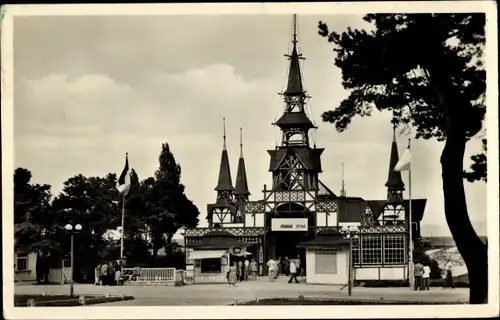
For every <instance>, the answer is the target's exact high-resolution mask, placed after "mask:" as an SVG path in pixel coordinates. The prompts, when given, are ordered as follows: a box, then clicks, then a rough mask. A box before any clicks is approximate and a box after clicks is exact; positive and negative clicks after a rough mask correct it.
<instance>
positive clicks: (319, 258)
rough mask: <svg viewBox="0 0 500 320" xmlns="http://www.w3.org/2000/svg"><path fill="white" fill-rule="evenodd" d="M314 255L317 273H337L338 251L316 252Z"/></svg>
mask: <svg viewBox="0 0 500 320" xmlns="http://www.w3.org/2000/svg"><path fill="white" fill-rule="evenodd" d="M314 256H315V260H314V269H315V270H314V271H315V273H316V274H337V253H336V252H316V253H315V254H314Z"/></svg>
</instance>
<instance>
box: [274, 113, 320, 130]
mask: <svg viewBox="0 0 500 320" xmlns="http://www.w3.org/2000/svg"><path fill="white" fill-rule="evenodd" d="M276 125H277V126H278V127H280V128H282V129H286V128H304V129H312V128H314V127H315V126H314V125H313V124H312V122H311V120H309V118H308V117H307V115H306V114H305V113H304V112H285V113H283V115H282V116H281V117H280V118H279V119H278V121H276Z"/></svg>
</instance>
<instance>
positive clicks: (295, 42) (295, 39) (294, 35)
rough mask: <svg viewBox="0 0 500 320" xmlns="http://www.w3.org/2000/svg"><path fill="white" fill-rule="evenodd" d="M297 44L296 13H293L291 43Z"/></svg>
mask: <svg viewBox="0 0 500 320" xmlns="http://www.w3.org/2000/svg"><path fill="white" fill-rule="evenodd" d="M296 44H297V14H294V15H293V45H294V46H295V45H296Z"/></svg>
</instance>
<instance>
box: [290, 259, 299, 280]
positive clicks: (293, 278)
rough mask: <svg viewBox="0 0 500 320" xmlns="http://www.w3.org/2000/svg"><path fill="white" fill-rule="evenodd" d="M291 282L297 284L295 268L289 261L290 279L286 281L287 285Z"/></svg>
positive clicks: (292, 262)
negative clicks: (293, 281)
mask: <svg viewBox="0 0 500 320" xmlns="http://www.w3.org/2000/svg"><path fill="white" fill-rule="evenodd" d="M292 280H295V283H299V280H297V266H296V265H295V262H294V261H290V279H288V283H292Z"/></svg>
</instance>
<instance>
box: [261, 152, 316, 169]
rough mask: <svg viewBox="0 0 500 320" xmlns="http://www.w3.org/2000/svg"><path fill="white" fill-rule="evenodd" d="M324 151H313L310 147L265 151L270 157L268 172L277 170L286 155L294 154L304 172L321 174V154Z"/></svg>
mask: <svg viewBox="0 0 500 320" xmlns="http://www.w3.org/2000/svg"><path fill="white" fill-rule="evenodd" d="M324 150H325V149H324V148H314V149H313V148H311V147H279V148H278V149H275V150H267V152H268V153H269V155H270V156H271V161H270V164H269V171H274V170H276V169H278V168H279V166H280V165H281V163H282V161H283V159H284V158H285V156H286V155H287V154H294V155H296V156H297V157H298V158H299V159H300V161H301V162H302V164H303V165H304V169H305V170H311V171H315V172H321V171H322V169H321V154H322V153H323V151H324Z"/></svg>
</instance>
